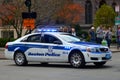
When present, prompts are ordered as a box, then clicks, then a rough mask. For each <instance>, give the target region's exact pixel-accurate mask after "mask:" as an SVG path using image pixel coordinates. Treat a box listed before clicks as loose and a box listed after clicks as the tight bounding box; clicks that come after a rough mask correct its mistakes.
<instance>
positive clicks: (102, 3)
mask: <svg viewBox="0 0 120 80" xmlns="http://www.w3.org/2000/svg"><path fill="white" fill-rule="evenodd" d="M104 4H106V1H105V0H101V1H100V3H99V8H100V7H101V6H102V5H104Z"/></svg>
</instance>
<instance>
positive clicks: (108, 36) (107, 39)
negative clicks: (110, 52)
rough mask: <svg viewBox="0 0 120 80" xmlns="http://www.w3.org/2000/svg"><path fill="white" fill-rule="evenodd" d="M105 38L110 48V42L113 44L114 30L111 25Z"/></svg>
mask: <svg viewBox="0 0 120 80" xmlns="http://www.w3.org/2000/svg"><path fill="white" fill-rule="evenodd" d="M105 39H106V41H107V44H108V47H109V48H110V44H111V40H112V30H111V28H110V27H109V29H108V30H107V32H106V34H105Z"/></svg>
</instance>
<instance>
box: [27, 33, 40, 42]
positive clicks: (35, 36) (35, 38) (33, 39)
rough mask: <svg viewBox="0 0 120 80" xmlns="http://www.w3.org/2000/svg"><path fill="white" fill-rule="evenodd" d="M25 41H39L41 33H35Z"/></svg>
mask: <svg viewBox="0 0 120 80" xmlns="http://www.w3.org/2000/svg"><path fill="white" fill-rule="evenodd" d="M27 42H41V35H40V34H37V35H32V36H29V37H28V39H27Z"/></svg>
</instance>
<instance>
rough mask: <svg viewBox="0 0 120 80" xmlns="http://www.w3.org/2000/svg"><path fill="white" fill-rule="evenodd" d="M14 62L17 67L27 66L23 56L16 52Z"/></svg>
mask: <svg viewBox="0 0 120 80" xmlns="http://www.w3.org/2000/svg"><path fill="white" fill-rule="evenodd" d="M14 61H15V63H16V65H18V66H24V65H26V64H27V60H26V57H25V55H24V54H23V53H22V52H17V53H16V54H15V56H14Z"/></svg>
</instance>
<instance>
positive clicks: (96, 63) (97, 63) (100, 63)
mask: <svg viewBox="0 0 120 80" xmlns="http://www.w3.org/2000/svg"><path fill="white" fill-rule="evenodd" d="M105 63H106V62H94V64H95V66H97V67H101V66H103V65H104V64H105Z"/></svg>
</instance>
